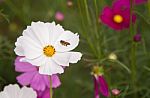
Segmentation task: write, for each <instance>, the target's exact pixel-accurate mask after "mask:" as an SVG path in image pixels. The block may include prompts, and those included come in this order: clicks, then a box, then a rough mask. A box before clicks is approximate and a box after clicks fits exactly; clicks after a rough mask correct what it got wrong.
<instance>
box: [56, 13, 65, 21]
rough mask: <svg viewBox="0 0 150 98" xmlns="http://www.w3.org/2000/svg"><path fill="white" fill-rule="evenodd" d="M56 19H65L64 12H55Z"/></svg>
mask: <svg viewBox="0 0 150 98" xmlns="http://www.w3.org/2000/svg"><path fill="white" fill-rule="evenodd" d="M55 19H56V20H57V21H63V20H64V14H63V13H62V12H59V11H58V12H56V14H55Z"/></svg>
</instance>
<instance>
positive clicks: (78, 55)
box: [69, 52, 82, 63]
mask: <svg viewBox="0 0 150 98" xmlns="http://www.w3.org/2000/svg"><path fill="white" fill-rule="evenodd" d="M69 53H70V54H71V58H70V60H69V63H77V62H78V61H79V60H80V59H81V57H82V54H81V53H80V52H69Z"/></svg>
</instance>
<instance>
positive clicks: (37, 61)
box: [21, 55, 46, 66]
mask: <svg viewBox="0 0 150 98" xmlns="http://www.w3.org/2000/svg"><path fill="white" fill-rule="evenodd" d="M21 60H23V61H24V62H29V63H31V64H32V65H34V66H41V65H43V64H45V62H46V57H45V56H44V55H41V56H39V57H37V58H35V59H27V58H23V59H21Z"/></svg>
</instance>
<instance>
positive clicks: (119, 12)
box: [100, 5, 136, 30]
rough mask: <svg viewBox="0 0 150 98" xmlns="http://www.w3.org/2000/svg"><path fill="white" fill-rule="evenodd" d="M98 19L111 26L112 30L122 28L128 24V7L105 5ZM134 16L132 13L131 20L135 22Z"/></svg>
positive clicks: (127, 26)
mask: <svg viewBox="0 0 150 98" xmlns="http://www.w3.org/2000/svg"><path fill="white" fill-rule="evenodd" d="M100 19H101V21H102V23H104V24H106V25H107V26H109V27H111V28H112V29H114V30H122V29H125V28H129V26H130V9H121V8H120V6H119V5H116V6H113V7H112V8H111V7H108V6H106V7H105V8H104V9H103V11H102V13H101V15H100ZM135 21H136V16H135V15H134V14H133V15H132V22H133V23H135Z"/></svg>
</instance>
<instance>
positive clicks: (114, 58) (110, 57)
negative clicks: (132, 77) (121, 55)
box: [108, 53, 117, 60]
mask: <svg viewBox="0 0 150 98" xmlns="http://www.w3.org/2000/svg"><path fill="white" fill-rule="evenodd" d="M108 59H110V60H117V55H116V54H115V53H111V54H109V56H108Z"/></svg>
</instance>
